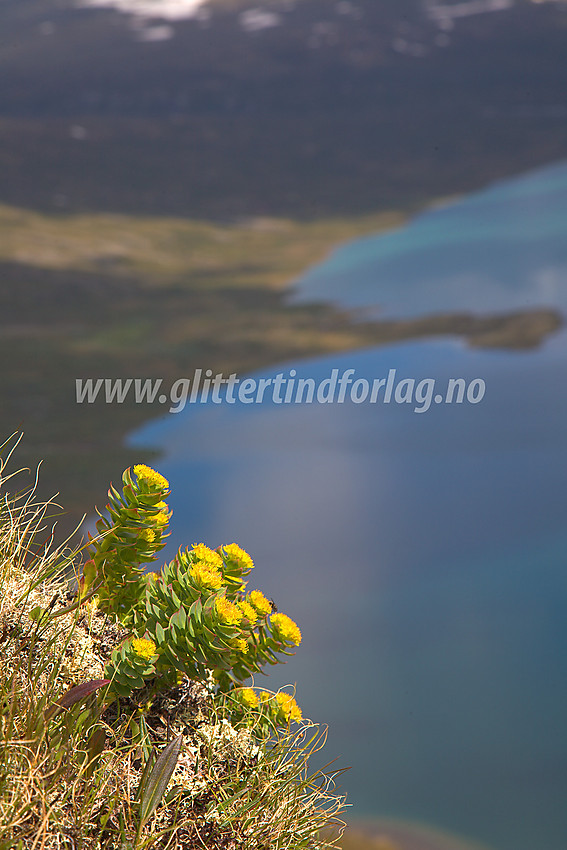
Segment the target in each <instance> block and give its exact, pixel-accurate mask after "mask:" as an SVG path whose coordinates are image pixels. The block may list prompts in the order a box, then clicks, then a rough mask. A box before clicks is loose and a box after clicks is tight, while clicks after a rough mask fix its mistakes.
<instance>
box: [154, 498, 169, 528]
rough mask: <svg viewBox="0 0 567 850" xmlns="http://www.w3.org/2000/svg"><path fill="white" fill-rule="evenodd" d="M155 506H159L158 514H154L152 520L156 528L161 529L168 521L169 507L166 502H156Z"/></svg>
mask: <svg viewBox="0 0 567 850" xmlns="http://www.w3.org/2000/svg"><path fill="white" fill-rule="evenodd" d="M156 508H159V514H154V515H153V516H152V520H153V521H154V523H155V525H156V526H157V528H158V529H162V528H163V527H164V525H167V523H168V522H169V507H168V505H167V503H166V502H158V503H157V505H156Z"/></svg>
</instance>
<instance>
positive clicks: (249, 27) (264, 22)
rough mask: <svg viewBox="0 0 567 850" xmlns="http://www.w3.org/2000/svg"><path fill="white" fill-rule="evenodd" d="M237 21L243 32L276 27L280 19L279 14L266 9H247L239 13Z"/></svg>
mask: <svg viewBox="0 0 567 850" xmlns="http://www.w3.org/2000/svg"><path fill="white" fill-rule="evenodd" d="M239 21H240V26H241V27H242V29H243V30H245V32H258V30H265V29H269V28H270V27H278V26H279V25H280V24H281V22H282V19H281V15H278V14H277V13H276V12H269V11H268V10H267V9H247V10H246V11H245V12H242V13H241V14H240V16H239Z"/></svg>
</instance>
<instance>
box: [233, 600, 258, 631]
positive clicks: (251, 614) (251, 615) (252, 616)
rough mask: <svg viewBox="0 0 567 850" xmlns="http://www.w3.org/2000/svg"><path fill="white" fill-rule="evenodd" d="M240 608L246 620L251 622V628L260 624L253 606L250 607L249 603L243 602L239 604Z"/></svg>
mask: <svg viewBox="0 0 567 850" xmlns="http://www.w3.org/2000/svg"><path fill="white" fill-rule="evenodd" d="M238 607H239V608H240V610H241V611H242V613H243V614H244V616H245V618H246V619H247V620H248V621H249V622H250V625H251V626H254V625H256V623H257V622H258V614H257V613H256V611H255V610H254V608H253V607H252V605H250V603H249V602H246V601H245V600H242V602H239V603H238Z"/></svg>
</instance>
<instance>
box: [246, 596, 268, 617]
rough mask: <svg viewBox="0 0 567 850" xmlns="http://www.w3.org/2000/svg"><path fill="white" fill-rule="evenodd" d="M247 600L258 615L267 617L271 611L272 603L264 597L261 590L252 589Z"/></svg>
mask: <svg viewBox="0 0 567 850" xmlns="http://www.w3.org/2000/svg"><path fill="white" fill-rule="evenodd" d="M248 602H249V603H250V605H252V607H253V608H254V609H255V610H256V611H257V612H258V614H259V615H260V617H267V616H268V614H271V613H272V603H271V602H270V600H269V599H266V597H265V596H264V594H263V593H262V591H261V590H252V591H251V592H250V593H249V594H248Z"/></svg>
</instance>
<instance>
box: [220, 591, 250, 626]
mask: <svg viewBox="0 0 567 850" xmlns="http://www.w3.org/2000/svg"><path fill="white" fill-rule="evenodd" d="M215 611H216V614H217V617H218V618H219V620H220V621H221V623H224V624H225V625H227V626H238V625H239V624H240V623H241V622H242V618H243V616H244V615H243V613H242V611H241V610H240V608H239V607H238V605H235V604H234V602H230V600H229V599H227V598H226V596H219V597H218V599H217V600H216V601H215Z"/></svg>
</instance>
